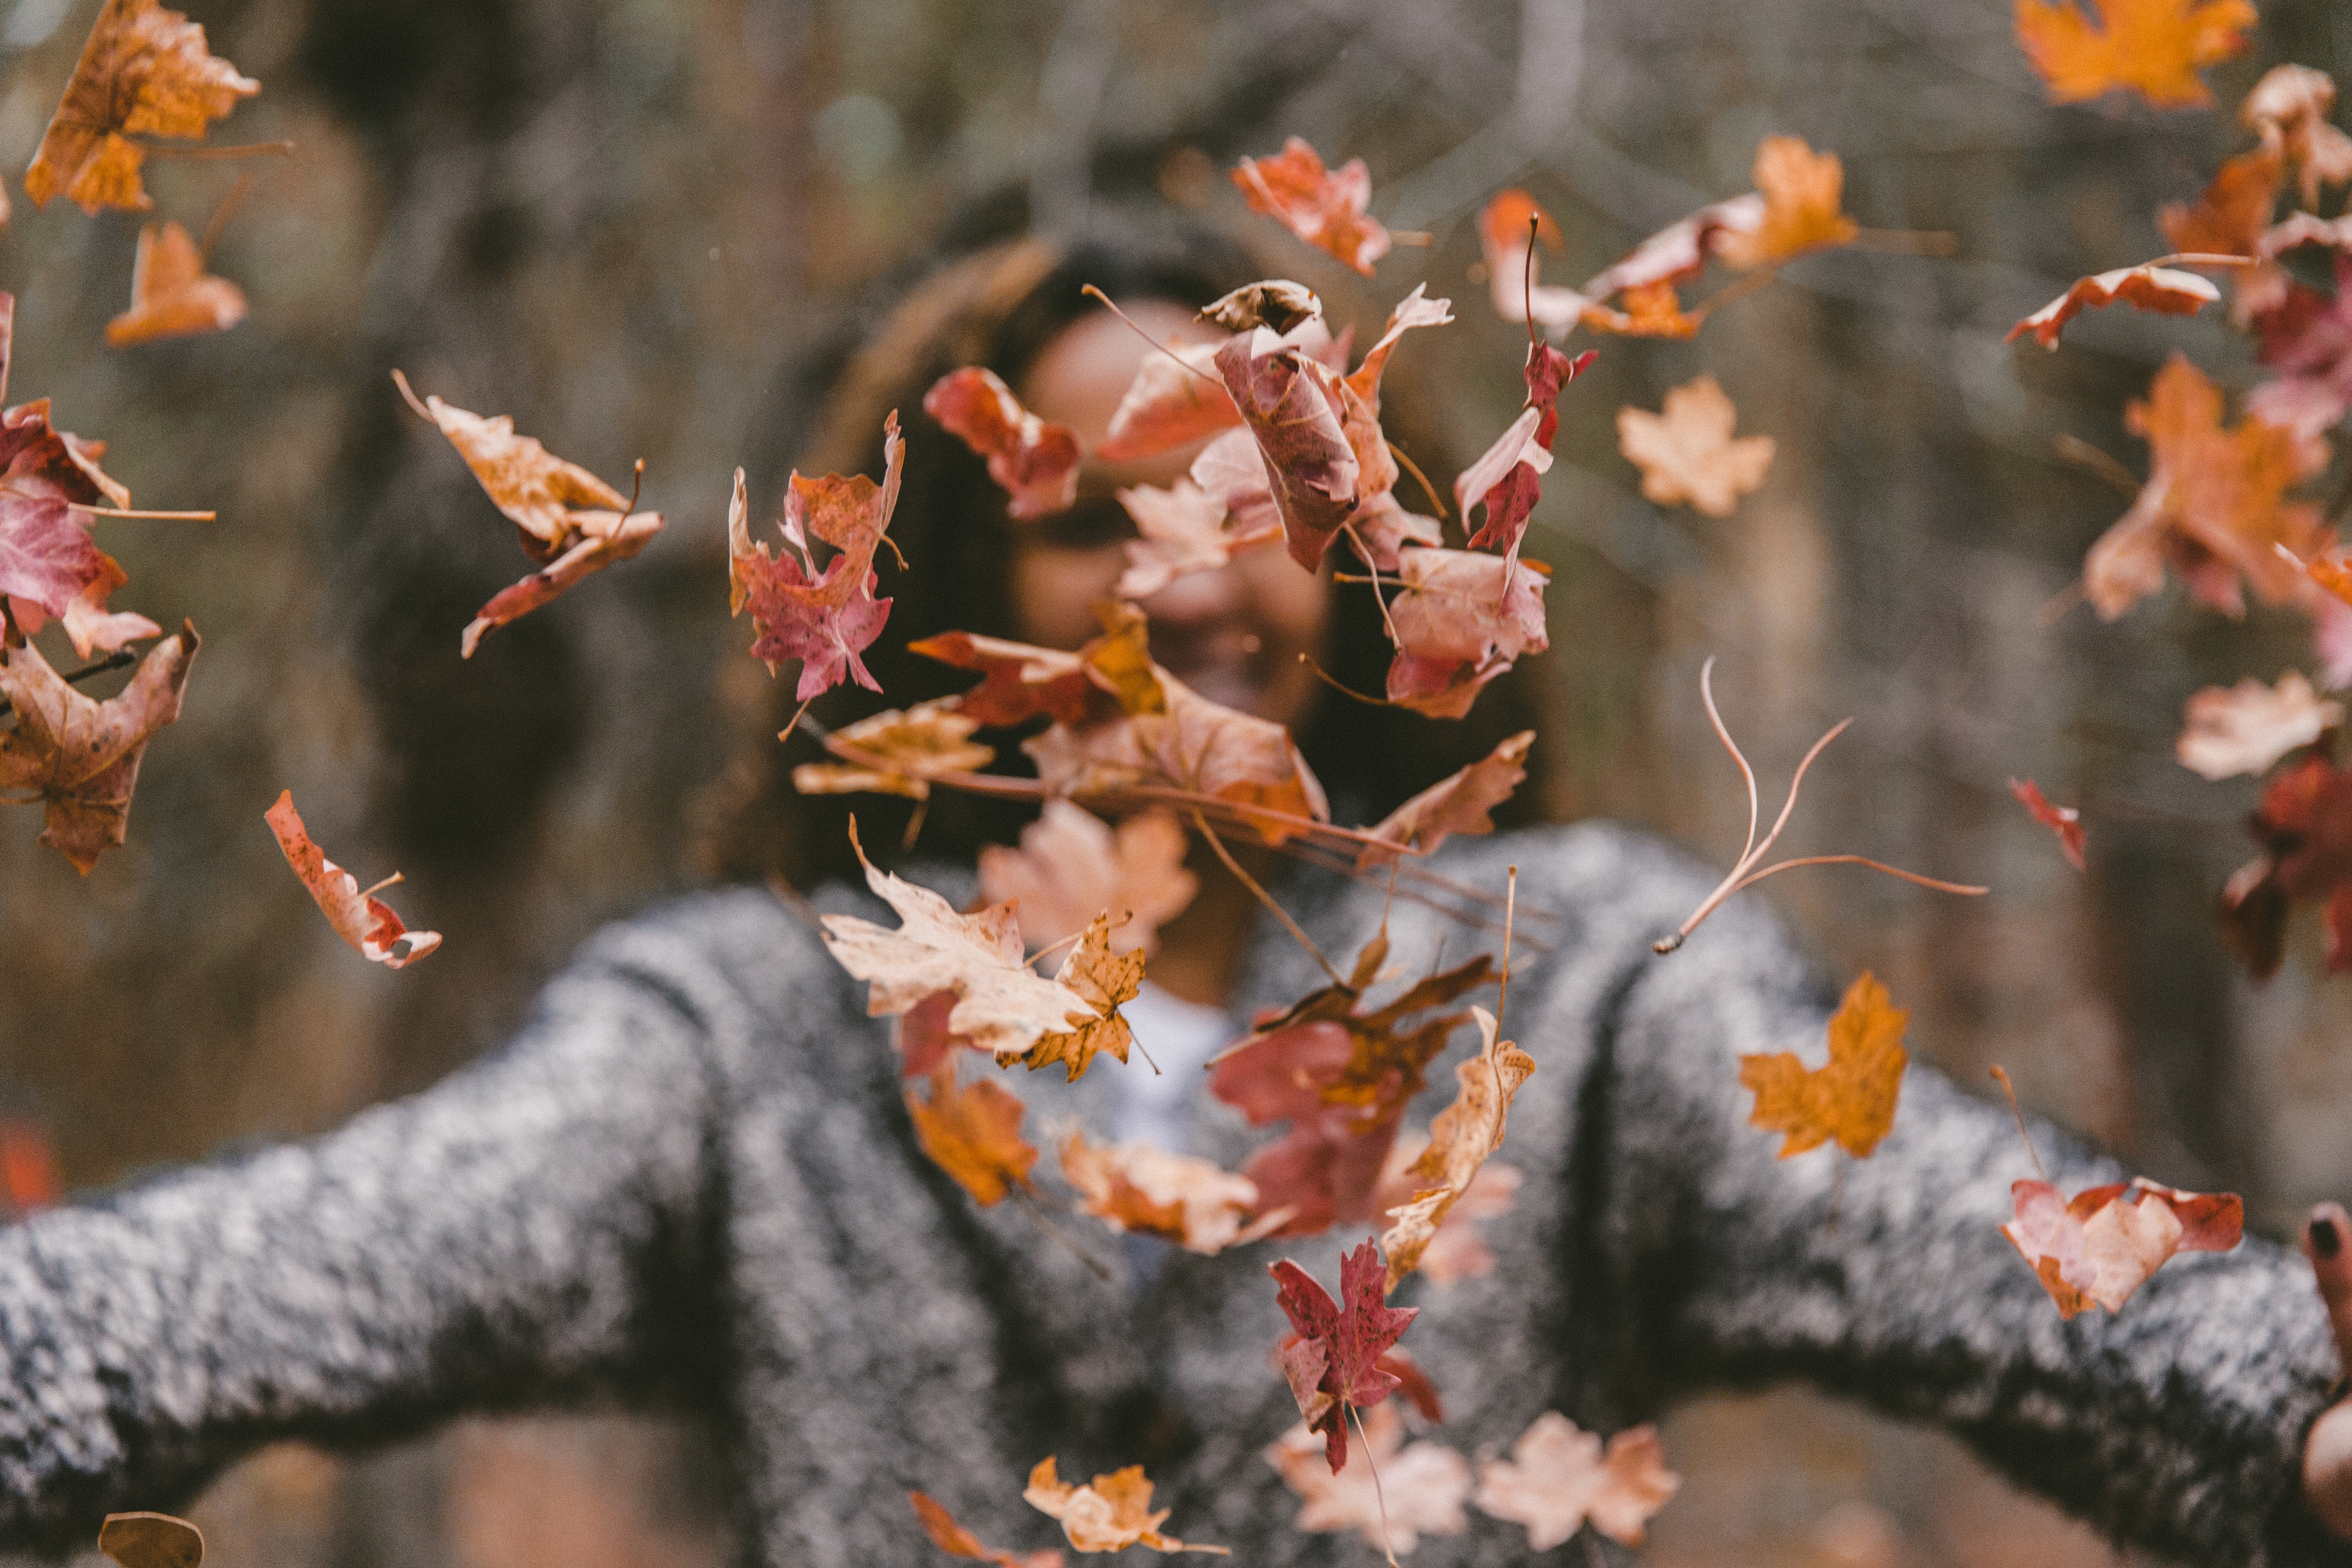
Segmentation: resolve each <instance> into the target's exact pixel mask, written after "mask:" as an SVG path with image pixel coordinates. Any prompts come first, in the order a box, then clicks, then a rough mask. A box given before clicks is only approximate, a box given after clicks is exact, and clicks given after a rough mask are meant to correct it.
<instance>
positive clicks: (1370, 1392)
mask: <svg viewBox="0 0 2352 1568" xmlns="http://www.w3.org/2000/svg"><path fill="white" fill-rule="evenodd" d="M1266 1272H1267V1273H1269V1274H1271V1275H1273V1276H1274V1282H1275V1285H1276V1301H1277V1303H1278V1304H1279V1305H1280V1306H1281V1308H1282V1310H1283V1314H1284V1316H1286V1317H1287V1318H1288V1319H1289V1320H1290V1328H1291V1332H1290V1334H1289V1336H1288V1337H1287V1338H1286V1339H1285V1340H1284V1341H1283V1342H1282V1343H1281V1345H1280V1346H1279V1347H1278V1348H1277V1350H1276V1357H1277V1359H1278V1360H1279V1362H1280V1363H1281V1365H1282V1373H1283V1376H1284V1377H1286V1378H1287V1379H1288V1380H1289V1383H1290V1393H1291V1396H1292V1397H1293V1398H1295V1399H1297V1401H1298V1414H1299V1415H1302V1416H1304V1417H1305V1418H1306V1421H1307V1430H1308V1431H1310V1432H1319V1433H1321V1434H1322V1435H1323V1458H1324V1462H1325V1464H1326V1465H1327V1466H1328V1468H1329V1469H1330V1472H1331V1473H1332V1474H1333V1475H1335V1476H1336V1475H1338V1474H1339V1472H1340V1471H1342V1470H1344V1469H1345V1468H1347V1465H1348V1412H1349V1410H1370V1408H1371V1407H1372V1406H1373V1405H1378V1404H1379V1403H1380V1402H1381V1400H1383V1399H1386V1398H1387V1397H1388V1396H1389V1395H1390V1394H1391V1393H1393V1392H1395V1391H1396V1389H1397V1388H1398V1387H1399V1385H1400V1384H1402V1382H1403V1379H1402V1378H1401V1377H1399V1376H1398V1375H1397V1373H1394V1372H1391V1371H1390V1370H1389V1369H1388V1368H1386V1367H1384V1366H1382V1365H1381V1361H1382V1359H1383V1358H1384V1357H1385V1356H1386V1354H1387V1352H1388V1350H1389V1348H1390V1347H1391V1345H1393V1344H1395V1343H1396V1342H1397V1336H1399V1335H1400V1334H1402V1333H1403V1332H1404V1331H1405V1329H1406V1327H1407V1326H1408V1325H1410V1324H1411V1323H1412V1321H1413V1319H1415V1318H1416V1317H1418V1316H1420V1315H1421V1309H1420V1308H1418V1307H1391V1306H1389V1305H1388V1304H1387V1302H1386V1300H1384V1299H1383V1296H1384V1293H1383V1291H1382V1289H1381V1281H1382V1279H1384V1278H1385V1277H1386V1270H1385V1269H1384V1268H1382V1266H1381V1254H1380V1249H1379V1248H1378V1247H1374V1246H1373V1245H1372V1244H1371V1243H1370V1242H1369V1241H1367V1242H1364V1243H1363V1244H1361V1245H1360V1246H1359V1247H1357V1248H1356V1249H1355V1250H1354V1251H1352V1252H1350V1253H1349V1254H1347V1255H1346V1256H1345V1257H1343V1258H1340V1260H1339V1300H1338V1301H1334V1300H1331V1296H1330V1293H1329V1292H1328V1291H1327V1290H1325V1289H1323V1287H1322V1286H1320V1285H1318V1284H1317V1283H1316V1282H1315V1277H1314V1276H1313V1275H1311V1274H1309V1273H1307V1270H1305V1269H1304V1268H1299V1267H1298V1265H1297V1264H1296V1263H1293V1262H1292V1261H1291V1260H1290V1259H1288V1258H1283V1259H1281V1260H1280V1261H1279V1262H1276V1263H1272V1264H1269V1265H1267V1268H1266Z"/></svg>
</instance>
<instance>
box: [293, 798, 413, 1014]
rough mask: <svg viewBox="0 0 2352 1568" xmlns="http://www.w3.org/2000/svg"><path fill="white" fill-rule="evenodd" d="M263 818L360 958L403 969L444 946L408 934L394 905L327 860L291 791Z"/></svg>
mask: <svg viewBox="0 0 2352 1568" xmlns="http://www.w3.org/2000/svg"><path fill="white" fill-rule="evenodd" d="M262 815H263V817H264V819H265V820H266V821H268V824H269V831H270V832H272V833H274V834H276V835H277V836H278V848H280V849H282V850H284V851H285V852H286V863H287V864H288V865H289V866H291V867H293V868H294V875H295V876H296V877H298V878H299V879H301V882H302V886H303V887H305V888H307V889H310V897H311V898H313V899H314V900H318V905H319V908H320V910H321V911H322V912H323V913H324V914H325V915H326V917H327V923H328V924H329V925H331V926H332V927H334V928H335V934H336V935H337V936H339V937H341V938H342V939H343V940H344V941H345V942H349V943H351V944H352V947H354V948H356V949H357V950H358V951H359V954H360V956H361V957H362V958H364V959H366V960H368V961H369V962H370V963H381V964H383V966H384V967H385V968H386V969H404V968H406V967H407V966H408V965H410V964H412V963H415V962H416V961H417V960H418V959H420V958H423V957H425V955H426V954H427V953H429V952H432V951H433V950H434V949H436V948H437V947H439V946H440V945H441V933H440V932H439V931H410V930H409V929H408V927H407V926H405V925H404V924H402V923H401V919H400V917H399V916H398V915H396V914H394V913H393V912H392V908H391V906H390V905H388V904H385V903H384V902H383V900H379V899H377V898H376V897H375V896H374V893H373V889H371V890H370V891H368V892H364V893H362V891H360V883H359V879H358V878H356V877H354V876H352V874H351V873H350V872H349V871H346V870H344V869H343V868H341V866H338V865H336V864H335V863H334V862H333V861H332V860H330V859H328V858H327V857H326V854H325V853H324V852H323V851H322V850H320V847H318V846H317V845H316V844H313V843H311V842H310V834H309V832H308V831H306V830H305V829H304V828H303V826H302V816H301V814H300V813H299V812H298V811H296V810H295V809H294V792H293V791H292V790H290V789H289V790H281V791H280V792H278V804H277V805H273V806H271V807H270V808H269V809H268V811H267V812H264V813H263V814H262ZM390 880H392V881H394V882H397V881H398V880H400V876H399V873H397V872H394V874H393V876H392V877H391V879H390ZM377 886H378V887H382V886H383V883H378V884H377Z"/></svg>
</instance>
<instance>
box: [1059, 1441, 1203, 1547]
mask: <svg viewBox="0 0 2352 1568" xmlns="http://www.w3.org/2000/svg"><path fill="white" fill-rule="evenodd" d="M1021 1495H1022V1497H1023V1498H1024V1499H1026V1500H1027V1501H1028V1503H1029V1506H1030V1507H1032V1508H1034V1509H1035V1510H1037V1511H1038V1512H1040V1513H1042V1514H1044V1515H1045V1516H1046V1517H1047V1518H1048V1519H1057V1520H1060V1521H1062V1533H1063V1534H1065V1535H1066V1536H1068V1537H1069V1538H1070V1544H1071V1545H1073V1546H1075V1547H1076V1548H1077V1549H1078V1550H1079V1551H1081V1552H1118V1551H1119V1550H1121V1549H1123V1548H1125V1547H1129V1546H1149V1547H1150V1548H1151V1550H1152V1551H1154V1552H1212V1553H1214V1554H1215V1555H1217V1556H1219V1557H1223V1556H1226V1555H1228V1552H1226V1550H1225V1548H1223V1547H1222V1546H1198V1545H1193V1546H1188V1545H1186V1544H1185V1543H1184V1542H1181V1541H1178V1540H1176V1539H1175V1538H1174V1537H1172V1536H1167V1535H1162V1534H1160V1521H1161V1520H1164V1519H1166V1518H1167V1517H1168V1510H1166V1509H1161V1510H1160V1511H1159V1512H1158V1513H1154V1512H1152V1511H1151V1483H1150V1481H1148V1480H1146V1479H1144V1477H1143V1467H1142V1466H1141V1465H1129V1466H1128V1467H1127V1468H1125V1469H1123V1470H1114V1471H1112V1472H1111V1473H1110V1474H1108V1475H1103V1476H1097V1477H1096V1478H1095V1479H1093V1480H1091V1481H1089V1482H1088V1483H1087V1484H1086V1485H1085V1486H1082V1487H1079V1486H1072V1485H1070V1484H1069V1483H1068V1482H1066V1481H1064V1480H1062V1479H1059V1478H1058V1477H1057V1476H1056V1475H1055V1473H1054V1458H1053V1456H1052V1455H1050V1454H1048V1455H1047V1456H1046V1457H1045V1458H1042V1459H1040V1460H1038V1461H1037V1468H1034V1469H1033V1470H1031V1471H1030V1472H1029V1485H1028V1488H1027V1489H1025V1490H1024V1491H1023V1492H1022V1494H1021Z"/></svg>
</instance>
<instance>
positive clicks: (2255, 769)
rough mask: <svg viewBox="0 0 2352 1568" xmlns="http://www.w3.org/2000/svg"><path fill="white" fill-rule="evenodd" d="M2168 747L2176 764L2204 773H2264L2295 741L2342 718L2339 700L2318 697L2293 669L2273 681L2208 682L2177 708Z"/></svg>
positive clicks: (2306, 741)
mask: <svg viewBox="0 0 2352 1568" xmlns="http://www.w3.org/2000/svg"><path fill="white" fill-rule="evenodd" d="M2181 718H2182V726H2181V731H2180V739H2179V742H2176V743H2175V745H2174V747H2173V751H2174V754H2175V755H2177V756H2178V757H2179V759H2180V765H2181V766H2182V767H2185V768H2187V769H2189V771H2190V772H2192V773H2197V774H2199V775H2200V776H2201V777H2204V778H2208V779H2214V780H2220V779H2226V778H2233V777H2235V776H2236V775H2238V774H2240V773H2267V772H2268V771H2269V770H2270V765H2271V764H2272V763H2275V762H2277V761H2278V760H2279V759H2280V758H2281V757H2284V756H2285V755H2286V754H2287V753H2288V752H2292V751H2294V750H2296V749H2297V748H2298V747H2303V746H2308V745H2310V744H2311V743H2312V742H2315V741H2317V740H2318V739H2319V737H2320V736H2322V735H2324V734H2326V732H2327V731H2330V730H2333V729H2334V728H2336V726H2337V725H2338V724H2341V723H2343V722H2344V704H2342V703H2341V702H2337V701H2335V700H2331V699H2326V698H2322V697H2321V696H2320V695H2319V694H2318V693H2317V692H2315V691H2314V690H2313V689H2311V682H2310V681H2309V680H2307V679H2305V678H2304V677H2303V675H2302V673H2301V672H2300V671H2297V670H2292V669H2290V670H2288V671H2287V672H2286V673H2285V674H2284V675H2282V676H2280V677H2279V679H2278V685H2277V686H2276V687H2269V686H2264V685H2263V683H2262V682H2261V681H2259V680H2242V681H2240V682H2238V684H2237V685H2235V686H2229V687H2224V686H2209V687H2207V688H2205V689H2203V690H2202V691H2200V692H2198V693H2197V694H2196V695H2195V696H2193V697H2191V698H2189V705H2188V707H2187V708H2186V709H2184V710H2182V713H2181Z"/></svg>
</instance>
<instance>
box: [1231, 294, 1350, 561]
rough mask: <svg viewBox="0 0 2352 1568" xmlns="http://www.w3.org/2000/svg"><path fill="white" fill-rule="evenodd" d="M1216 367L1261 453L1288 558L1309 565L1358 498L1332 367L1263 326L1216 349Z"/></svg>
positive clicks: (1344, 410)
mask: <svg viewBox="0 0 2352 1568" xmlns="http://www.w3.org/2000/svg"><path fill="white" fill-rule="evenodd" d="M1215 363H1216V366H1217V373H1218V374H1220V375H1221V376H1223V378H1224V383H1225V390H1226V392H1228V393H1230V394H1231V395H1232V396H1233V400H1234V406H1235V407H1236V408H1238V409H1240V410H1241V414H1242V419H1243V421H1244V423H1245V424H1246V425H1247V426H1248V427H1249V431H1250V434H1251V435H1252V436H1253V437H1255V438H1256V441H1257V447H1258V451H1259V454H1260V455H1261V456H1262V457H1263V458H1265V468H1266V472H1267V475H1268V477H1269V482H1270V485H1271V488H1272V490H1273V495H1274V500H1275V505H1276V508H1277V509H1278V510H1279V511H1280V513H1281V517H1282V531H1283V537H1284V539H1285V542H1286V543H1287V544H1288V546H1289V548H1290V556H1291V559H1292V560H1294V561H1296V562H1297V563H1299V564H1300V565H1301V566H1304V567H1305V568H1307V570H1308V571H1310V572H1312V571H1314V570H1315V569H1316V568H1317V567H1318V566H1319V565H1321V564H1322V562H1323V556H1324V552H1326V551H1328V550H1329V549H1330V547H1331V541H1332V540H1333V539H1335V538H1337V537H1338V536H1339V525H1340V524H1341V523H1343V522H1345V521H1348V514H1349V512H1350V511H1352V510H1354V509H1355V505H1356V501H1357V499H1358V493H1359V492H1358V489H1357V483H1358V480H1359V479H1360V477H1361V468H1360V465H1359V463H1358V461H1357V458H1356V452H1355V448H1354V447H1353V446H1352V445H1351V444H1350V443H1349V439H1348V429H1347V424H1346V419H1347V412H1348V411H1347V407H1346V405H1345V404H1344V403H1343V402H1342V401H1341V398H1340V392H1339V388H1340V381H1339V376H1338V374H1335V373H1334V372H1332V371H1331V370H1330V369H1329V368H1328V366H1326V365H1324V364H1323V363H1321V362H1319V361H1318V360H1316V359H1314V358H1312V357H1310V356H1309V355H1308V354H1307V353H1305V352H1304V351H1303V350H1301V349H1300V348H1299V347H1298V346H1297V344H1296V343H1294V342H1290V341H1288V340H1286V339H1285V338H1283V337H1280V336H1277V335H1276V333H1275V332H1273V331H1270V330H1268V329H1266V328H1265V327H1257V328H1254V329H1252V330H1251V331H1249V332H1247V333H1245V334H1244V335H1242V336H1240V337H1236V338H1234V339H1232V340H1230V341H1229V342H1226V343H1225V344H1224V345H1223V347H1221V348H1220V349H1218V350H1217V353H1216V362H1215Z"/></svg>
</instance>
